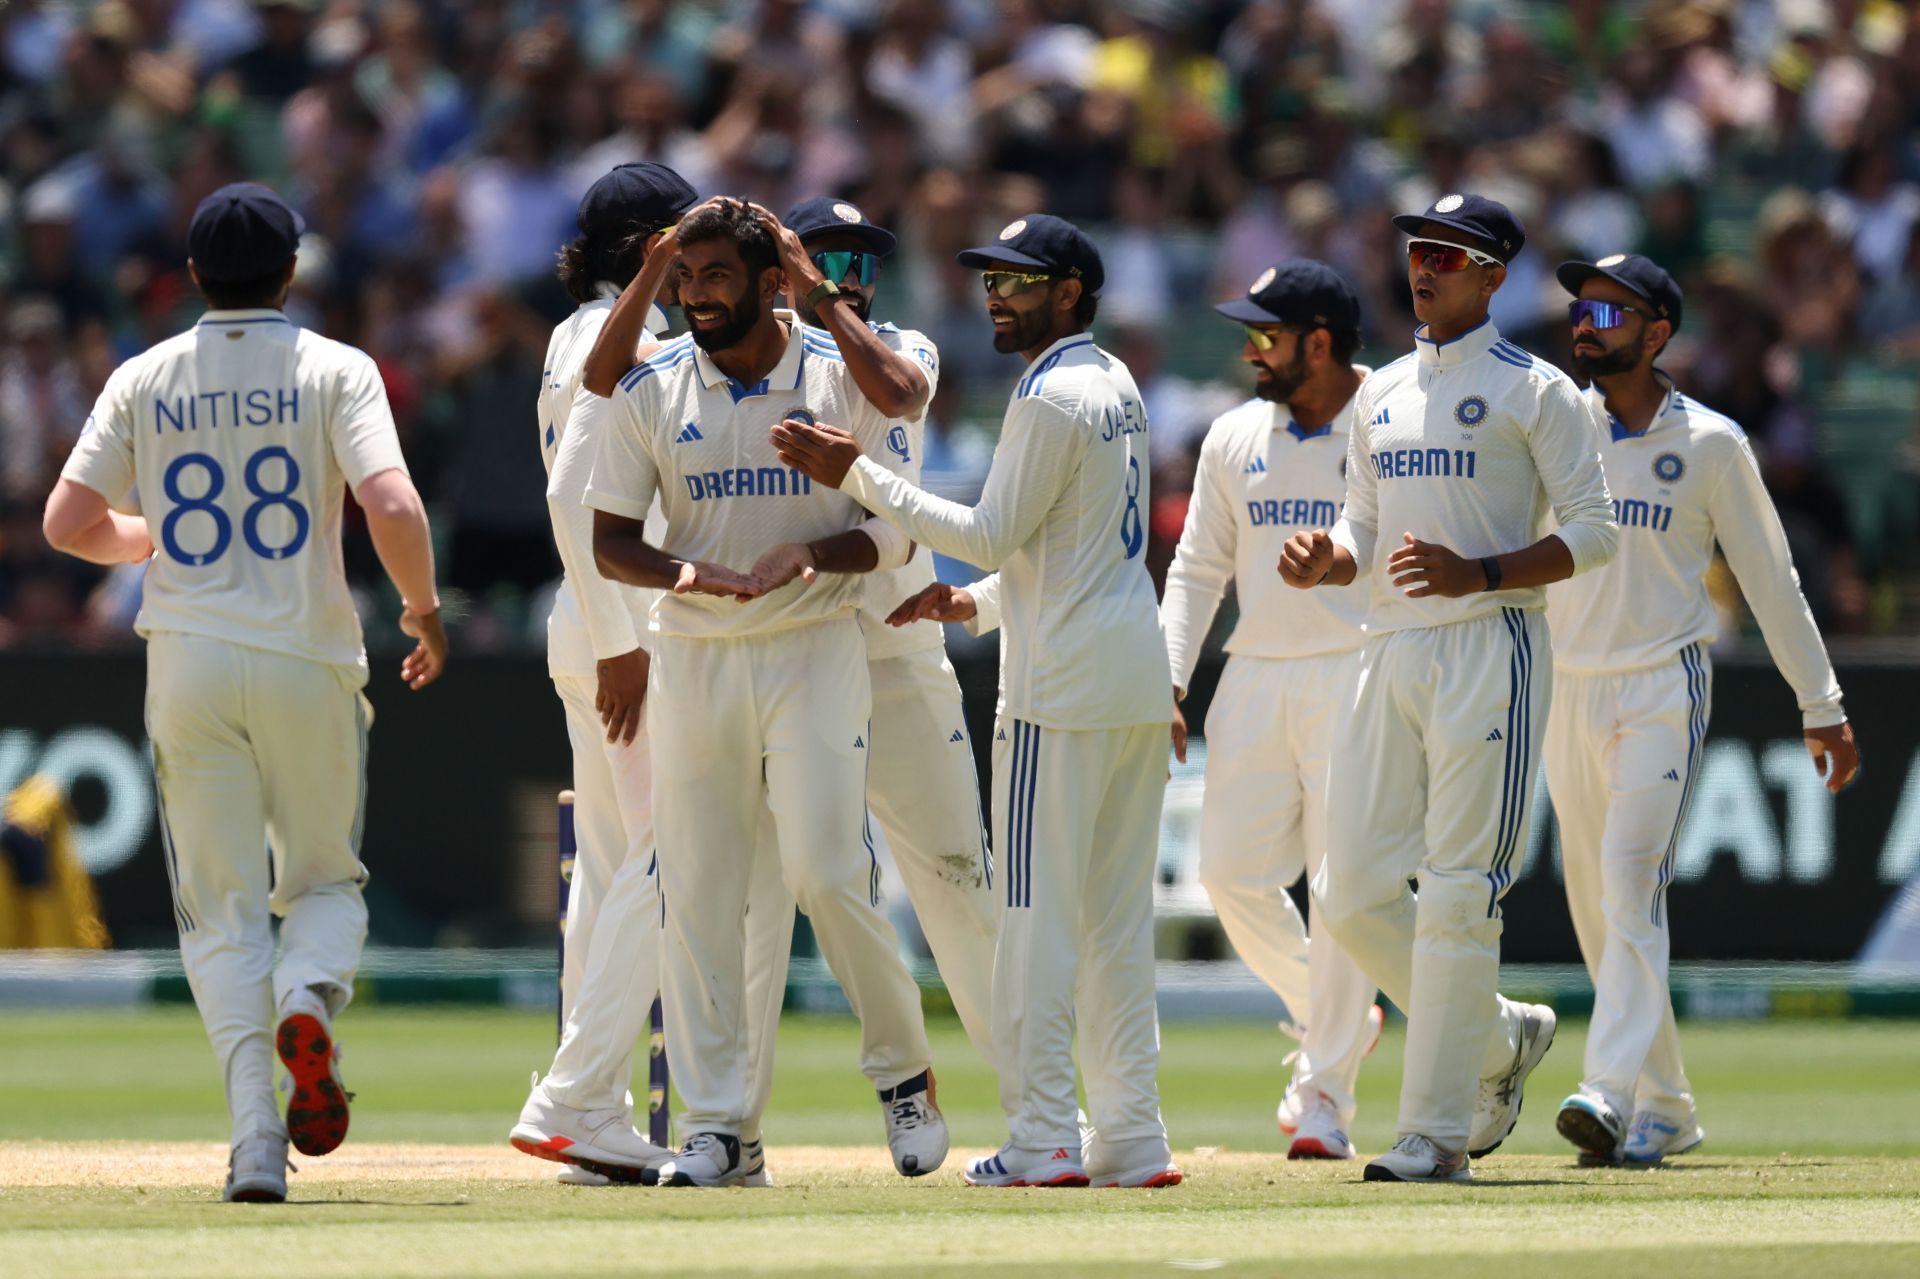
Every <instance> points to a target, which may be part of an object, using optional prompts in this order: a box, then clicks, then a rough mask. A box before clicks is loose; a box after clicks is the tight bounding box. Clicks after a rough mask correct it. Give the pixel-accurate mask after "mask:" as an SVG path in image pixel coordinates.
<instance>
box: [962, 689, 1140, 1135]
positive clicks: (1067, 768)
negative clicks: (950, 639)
mask: <svg viewBox="0 0 1920 1279" xmlns="http://www.w3.org/2000/svg"><path fill="white" fill-rule="evenodd" d="M1166 788H1167V726H1166V724H1165V723H1162V722H1156V723H1152V724H1135V725H1132V726H1130V727H1126V728H1104V729H1089V730H1082V731H1076V730H1072V729H1059V728H1043V727H1041V726H1040V725H1037V724H1031V723H1027V722H1026V721H1024V720H1018V719H1011V718H1003V719H1002V720H1001V722H1000V726H999V727H998V728H997V729H996V730H995V732H994V741H993V847H994V850H995V852H997V853H998V854H999V857H1000V884H1001V887H1000V889H999V890H998V891H1000V892H1001V893H1002V894H1003V896H1002V901H1003V902H1004V906H1003V908H1002V913H1001V917H1000V943H999V947H998V949H997V950H996V952H995V955H994V964H993V1043H994V1048H995V1051H996V1052H997V1053H998V1054H999V1058H1000V1105H1001V1108H1002V1109H1004V1110H1005V1111H1006V1113H1007V1121H1008V1125H1007V1126H1008V1133H1009V1138H1010V1140H1011V1142H1012V1144H1013V1145H1014V1146H1015V1147H1017V1148H1019V1149H1022V1150H1053V1149H1056V1148H1059V1147H1065V1148H1067V1149H1069V1150H1079V1149H1080V1128H1079V1122H1078V1115H1077V1113H1076V1106H1075V1093H1074V1069H1073V1067H1074V1063H1073V1046H1074V1044H1073V1041H1074V1031H1075V1028H1076V1024H1077V1026H1078V1030H1079V1035H1080V1060H1081V1063H1082V1065H1084V1067H1085V1069H1086V1086H1087V1110H1088V1112H1089V1114H1090V1115H1091V1117H1092V1119H1093V1124H1094V1127H1095V1128H1097V1129H1098V1130H1099V1133H1100V1139H1101V1140H1102V1141H1103V1142H1106V1143H1123V1142H1130V1141H1141V1140H1145V1139H1148V1138H1158V1139H1159V1140H1160V1141H1162V1142H1164V1141H1165V1140H1166V1139H1167V1130H1166V1125H1165V1124H1164V1123H1163V1122H1162V1121H1161V1118H1160V1092H1159V1084H1158V1082H1157V1080H1156V1078H1155V1076H1156V1074H1157V1072H1158V1069H1159V1064H1160V1019H1159V1013H1158V1010H1157V1009H1156V1007H1155V1005H1154V990H1153V869H1154V864H1155V860H1156V857H1157V855H1158V852H1159V846H1160V802H1161V799H1162V798H1163V797H1164V795H1165V793H1166Z"/></svg>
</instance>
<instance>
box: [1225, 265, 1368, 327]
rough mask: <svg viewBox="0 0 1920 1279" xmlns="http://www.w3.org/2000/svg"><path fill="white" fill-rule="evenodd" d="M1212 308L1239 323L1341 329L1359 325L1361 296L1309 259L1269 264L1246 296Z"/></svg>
mask: <svg viewBox="0 0 1920 1279" xmlns="http://www.w3.org/2000/svg"><path fill="white" fill-rule="evenodd" d="M1213 309H1214V310H1216V311H1218V312H1219V313H1220V314H1222V315H1224V316H1226V317H1227V318H1228V319H1229V320H1238V321H1240V322H1241V323H1242V324H1310V325H1313V326H1314V327H1315V328H1328V329H1339V330H1341V331H1343V332H1345V331H1350V330H1353V329H1357V328H1359V327H1360V299H1359V298H1357V297H1355V296H1354V293H1353V290H1352V289H1351V288H1349V287H1348V285H1347V282H1346V281H1345V280H1343V279H1341V278H1340V273H1339V272H1338V271H1335V270H1334V269H1333V268H1332V267H1330V266H1328V265H1327V264H1326V263H1324V262H1315V261H1314V260H1313V259H1311V258H1297V259H1295V260H1294V261H1292V262H1281V263H1279V264H1277V265H1275V266H1270V267H1268V268H1267V269H1266V270H1264V271H1262V272H1261V273H1260V275H1259V278H1257V279H1256V280H1254V282H1253V283H1252V284H1251V285H1249V286H1248V288H1247V296H1245V297H1243V298H1235V299H1234V300H1233V301H1231V302H1222V303H1220V304H1219V305H1218V306H1216V307H1214V308H1213Z"/></svg>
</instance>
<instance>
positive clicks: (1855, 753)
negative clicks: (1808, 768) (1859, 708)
mask: <svg viewBox="0 0 1920 1279" xmlns="http://www.w3.org/2000/svg"><path fill="white" fill-rule="evenodd" d="M1802 736H1803V737H1805V738H1806V742H1807V753H1808V754H1810V755H1812V756H1813V770H1814V771H1815V772H1816V773H1819V774H1820V776H1822V777H1824V778H1826V779H1827V790H1828V792H1829V793H1830V794H1834V795H1838V794H1839V793H1840V791H1841V789H1842V788H1843V787H1844V786H1846V784H1847V783H1848V782H1851V781H1852V780H1853V779H1854V778H1855V777H1856V776H1858V775H1859V772H1860V748H1859V747H1858V746H1856V745H1854V742H1853V725H1851V724H1847V723H1840V724H1835V725H1834V726H1833V727H1831V728H1809V729H1806V730H1804V732H1803V733H1802Z"/></svg>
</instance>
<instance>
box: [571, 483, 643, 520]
mask: <svg viewBox="0 0 1920 1279" xmlns="http://www.w3.org/2000/svg"><path fill="white" fill-rule="evenodd" d="M581 502H582V504H583V505H586V506H591V507H592V508H593V509H594V510H596V511H605V512H606V513H607V514H609V515H620V516H624V517H626V518H627V519H630V520H644V519H646V518H647V506H648V503H646V502H636V501H634V500H633V499H632V498H627V497H622V496H620V495H619V494H618V493H609V492H607V491H606V490H605V489H597V488H595V487H593V485H591V484H589V485H587V491H586V494H585V495H584V496H583V497H582V498H581Z"/></svg>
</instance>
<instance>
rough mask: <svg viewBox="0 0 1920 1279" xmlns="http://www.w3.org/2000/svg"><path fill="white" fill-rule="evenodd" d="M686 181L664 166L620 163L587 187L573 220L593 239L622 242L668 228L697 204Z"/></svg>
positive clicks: (692, 191) (645, 161)
mask: <svg viewBox="0 0 1920 1279" xmlns="http://www.w3.org/2000/svg"><path fill="white" fill-rule="evenodd" d="M699 199H700V197H699V195H698V194H696V193H695V192H694V189H693V188H692V187H690V186H688V185H687V180H686V179H685V178H683V177H681V176H680V175H679V174H677V173H675V172H674V171H673V170H672V169H669V168H668V167H667V166H666V165H664V164H654V163H653V162H652V161H650V160H641V161H638V162H636V163H633V164H623V165H620V166H619V167H617V168H615V169H614V170H613V171H612V172H611V173H609V174H607V175H606V176H605V177H603V178H601V179H600V180H599V181H597V182H595V183H594V184H593V185H592V186H590V187H588V188H587V193H586V195H584V196H582V197H581V198H580V208H579V209H578V210H577V211H576V212H575V213H574V215H573V220H574V221H575V222H576V223H578V224H579V226H580V230H581V231H582V232H584V233H585V234H587V235H590V236H592V237H593V238H594V239H596V240H624V239H627V238H628V237H629V236H632V235H635V234H645V233H648V232H652V231H658V230H659V229H660V228H661V227H663V226H670V225H672V223H673V222H674V221H675V220H676V219H678V218H679V216H680V215H681V214H682V213H685V212H686V211H687V210H688V209H691V208H692V207H693V206H694V205H695V204H696V203H698V202H699Z"/></svg>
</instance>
